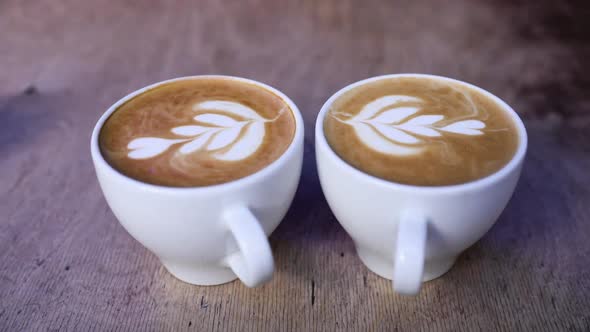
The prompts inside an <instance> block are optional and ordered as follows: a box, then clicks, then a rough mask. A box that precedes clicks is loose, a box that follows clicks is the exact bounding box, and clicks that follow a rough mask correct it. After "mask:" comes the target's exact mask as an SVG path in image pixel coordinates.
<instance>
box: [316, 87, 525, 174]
mask: <svg viewBox="0 0 590 332" xmlns="http://www.w3.org/2000/svg"><path fill="white" fill-rule="evenodd" d="M324 133H325V136H326V140H327V141H328V144H329V145H330V147H331V148H332V149H333V150H334V152H336V154H337V155H338V156H340V158H342V159H343V160H344V161H346V162H347V163H349V164H350V165H352V166H354V167H355V168H357V169H359V170H361V171H363V172H365V173H368V174H370V175H373V176H376V177H379V178H382V179H385V180H389V181H392V182H397V183H403V184H410V185H418V186H444V185H454V184H460V183H465V182H469V181H474V180H477V179H480V178H483V177H485V176H487V175H490V174H492V173H494V172H496V171H498V170H499V169H501V168H502V167H503V166H504V165H506V164H507V163H508V162H509V161H510V159H511V158H512V157H513V156H514V154H515V152H516V149H517V146H518V141H519V138H518V132H517V129H516V126H515V123H514V122H513V120H512V119H511V117H510V115H509V114H508V113H507V111H506V110H505V109H504V108H503V107H502V106H501V105H499V104H498V103H497V102H496V101H495V100H494V99H492V97H490V96H488V95H487V94H484V93H482V92H479V91H477V90H475V89H473V88H471V87H469V86H468V85H466V84H461V83H458V82H451V81H447V80H443V79H436V78H426V77H397V78H384V79H381V80H376V81H372V82H368V83H366V84H362V85H360V86H357V87H355V88H353V89H351V90H349V91H347V92H346V93H344V94H343V95H341V96H340V97H338V98H337V99H336V100H335V102H334V103H333V104H332V105H331V107H330V109H329V111H328V113H327V114H326V116H325V120H324Z"/></svg>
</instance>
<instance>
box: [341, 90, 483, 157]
mask: <svg viewBox="0 0 590 332" xmlns="http://www.w3.org/2000/svg"><path fill="white" fill-rule="evenodd" d="M421 103H422V100H421V99H419V98H415V97H411V96H403V95H391V96H384V97H380V98H377V99H376V100H374V101H372V102H370V103H368V104H366V105H365V106H364V107H363V108H362V110H361V111H360V112H359V113H358V114H356V115H354V116H352V117H350V118H349V119H346V120H343V119H340V118H338V117H335V118H336V119H337V120H338V121H341V122H344V123H346V124H348V125H350V126H352V127H353V128H354V130H355V133H356V135H357V136H358V137H359V139H360V140H361V141H362V142H363V143H365V144H366V145H367V146H369V147H370V148H372V149H374V150H376V151H379V152H382V153H386V154H392V155H413V154H417V153H419V152H420V151H421V150H422V149H423V148H424V145H425V144H426V142H425V141H424V140H423V139H421V136H422V137H441V136H443V134H444V133H445V132H446V133H453V134H460V135H470V136H472V135H483V132H482V131H481V130H480V129H484V128H485V126H486V125H485V123H483V122H482V121H479V120H462V121H457V122H453V123H450V124H447V125H445V126H438V125H437V123H439V122H440V121H442V120H444V118H445V117H444V115H438V114H434V115H417V116H416V114H417V113H419V112H420V111H421V107H420V104H421ZM414 104H415V105H416V106H414ZM343 115H347V116H350V115H349V114H343ZM333 116H334V115H333Z"/></svg>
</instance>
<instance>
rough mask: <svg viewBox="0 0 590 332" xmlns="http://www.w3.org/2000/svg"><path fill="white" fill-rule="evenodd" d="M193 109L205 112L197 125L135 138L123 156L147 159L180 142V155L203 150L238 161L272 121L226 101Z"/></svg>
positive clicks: (252, 148)
mask: <svg viewBox="0 0 590 332" xmlns="http://www.w3.org/2000/svg"><path fill="white" fill-rule="evenodd" d="M193 110H194V111H198V112H202V111H206V112H205V113H200V114H197V115H196V116H195V117H194V118H193V119H194V120H195V121H196V122H197V123H198V124H194V125H185V126H179V127H174V128H172V129H171V132H172V133H174V134H176V135H179V136H182V138H178V139H167V138H159V137H140V138H136V139H133V140H132V141H131V142H129V144H128V145H127V148H128V149H129V150H131V151H130V152H129V153H128V154H127V156H128V157H129V158H132V159H148V158H152V157H155V156H157V155H159V154H161V153H163V152H165V151H166V150H168V149H170V148H171V147H172V146H173V145H175V144H179V143H183V144H182V145H181V146H180V147H179V148H178V153H180V154H185V155H186V154H190V153H194V152H196V151H205V152H207V153H211V156H212V157H213V158H215V159H218V160H227V161H233V160H240V159H244V158H247V157H249V156H250V155H252V154H253V153H254V152H256V150H258V148H259V147H260V145H261V144H262V142H263V139H264V135H265V126H264V124H265V123H266V122H272V121H274V120H276V118H274V119H265V118H263V117H262V116H260V115H259V114H258V113H256V111H254V110H253V109H251V108H249V107H247V106H244V105H242V104H240V103H236V102H230V101H220V100H210V101H205V102H202V103H198V104H195V105H194V106H193ZM216 111H217V112H219V111H221V112H223V113H226V114H227V113H229V114H233V115H236V117H238V118H240V119H244V120H241V121H239V120H236V119H234V118H232V117H230V116H227V115H224V114H220V113H217V112H216ZM282 111H283V110H281V111H280V112H279V114H277V117H278V116H279V115H280V113H281V112H282Z"/></svg>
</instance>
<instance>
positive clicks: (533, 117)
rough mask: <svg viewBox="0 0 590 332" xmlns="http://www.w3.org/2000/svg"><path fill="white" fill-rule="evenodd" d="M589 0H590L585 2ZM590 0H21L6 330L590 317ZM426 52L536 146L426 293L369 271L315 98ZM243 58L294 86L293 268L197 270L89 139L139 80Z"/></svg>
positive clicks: (330, 326) (3, 232) (7, 168)
mask: <svg viewBox="0 0 590 332" xmlns="http://www.w3.org/2000/svg"><path fill="white" fill-rule="evenodd" d="M585 3H586V4H587V3H588V2H587V1H586V2H585ZM582 4H583V3H582V2H580V4H578V5H577V6H576V4H568V3H566V2H547V3H545V2H544V1H541V2H539V1H535V2H531V3H530V4H528V3H527V2H520V4H519V5H515V4H512V3H511V2H494V1H481V2H474V1H469V0H454V1H449V2H444V4H443V2H438V1H428V2H423V1H413V2H411V1H399V2H392V1H365V2H357V1H353V0H324V1H311V0H308V1H302V2H298V1H271V0H259V1H242V2H238V1H235V2H229V1H228V2H223V3H222V2H218V1H214V0H211V1H169V2H166V3H164V2H162V3H156V2H153V3H152V2H149V3H148V2H139V1H137V2H131V1H127V2H120V1H107V0H100V1H87V2H84V1H74V0H68V1H19V0H3V1H0V156H1V157H0V170H1V173H0V195H1V196H0V218H1V220H0V330H6V331H36V330H70V331H87V330H121V331H130V330H140V331H150V330H153V331H179V330H195V331H205V330H236V331H260V330H270V331H288V330H294V331H308V330H354V331H361V330H381V331H385V330H387V331H392V330H400V331H407V330H452V331H459V330H461V331H463V330H464V331H476V330H507V331H515V330H530V331H533V330H535V331H537V330H548V331H559V330H580V331H584V330H585V331H588V330H589V329H590V267H589V265H590V102H589V99H588V91H590V80H589V79H588V75H589V74H590V63H589V62H590V61H589V60H588V59H589V58H590V35H589V31H590V25H588V20H587V18H588V17H589V13H590V12H589V11H588V9H589V8H588V5H583V7H582ZM396 72H424V73H434V74H441V75H446V76H451V77H455V78H459V79H462V80H466V81H469V82H472V83H475V84H477V85H480V86H482V87H484V88H486V89H489V90H490V91H492V92H494V93H495V94H497V95H498V96H500V97H502V98H504V99H505V100H506V101H508V102H509V103H510V104H512V105H513V106H514V108H515V109H517V110H518V111H519V112H520V114H521V115H522V116H523V118H524V119H525V121H526V125H527V128H528V131H529V136H530V148H529V152H528V158H527V162H526V164H525V167H524V171H523V174H522V178H521V181H520V183H519V185H518V188H517V190H516V193H515V195H514V197H513V199H512V201H511V202H510V204H509V205H508V207H507V209H506V210H505V212H504V213H503V214H502V216H501V217H500V219H499V220H498V222H497V224H496V225H495V226H494V227H493V229H492V230H491V231H490V232H489V233H488V234H487V235H486V236H485V237H484V238H483V239H482V240H481V241H479V242H478V243H477V244H475V245H474V246H473V247H472V248H470V249H468V250H467V251H466V252H465V253H464V254H462V255H461V256H460V259H459V261H458V262H457V264H456V265H455V267H454V268H453V269H452V270H451V271H450V272H449V273H448V274H446V275H445V276H444V277H443V278H440V279H437V280H435V281H432V282H429V283H427V284H425V285H424V287H423V289H422V292H421V293H420V295H419V296H417V297H402V296H398V295H395V294H394V293H393V292H392V289H391V286H390V282H389V281H388V280H385V279H382V278H380V277H378V276H376V275H375V274H373V273H371V272H370V271H368V270H367V269H366V268H365V267H364V266H363V265H362V264H361V262H360V261H359V259H358V257H357V256H356V254H355V252H354V248H353V244H352V241H351V239H350V238H349V237H348V235H346V233H345V232H344V230H343V229H342V228H341V227H340V225H339V224H338V223H337V221H336V220H335V218H334V216H333V215H332V213H331V212H330V210H329V208H328V206H327V204H326V201H325V199H324V197H323V195H322V192H321V190H320V186H319V181H318V177H317V172H316V169H315V160H314V159H315V158H314V149H313V140H314V139H313V126H314V119H315V116H316V114H317V112H318V110H319V109H320V107H321V105H322V104H323V102H324V101H325V100H326V99H327V98H328V97H329V96H330V95H331V94H332V93H333V92H335V91H336V90H337V89H339V88H341V87H343V86H344V85H346V84H348V83H350V82H353V81H356V80H359V79H362V78H366V77H369V76H373V75H378V74H384V73H396ZM204 73H221V74H229V75H238V76H244V77H249V78H254V79H256V80H260V81H263V82H266V83H269V84H271V85H273V86H275V87H277V88H279V89H280V90H282V91H284V92H285V93H286V94H287V95H289V96H290V97H291V98H292V99H293V100H295V102H296V103H297V104H298V105H299V107H300V109H301V110H302V112H303V113H304V116H305V125H306V130H305V131H306V146H305V149H306V151H305V163H304V170H303V176H302V180H301V184H300V187H299V190H298V193H297V196H296V198H295V201H294V202H293V205H292V208H291V210H290V212H289V213H288V215H287V217H286V218H285V220H283V222H282V223H281V225H280V226H279V228H278V229H277V230H276V231H275V233H274V234H273V235H272V236H271V239H270V240H271V244H272V247H273V250H274V254H275V259H276V271H275V275H274V279H273V280H272V281H271V282H270V283H268V284H266V285H265V286H263V287H260V288H257V289H248V288H246V287H244V286H243V285H242V284H241V283H239V282H232V283H229V284H226V285H222V286H216V287H197V286H191V285H188V284H185V283H182V282H180V281H178V280H176V279H175V278H173V277H172V276H171V275H170V274H168V273H167V272H166V271H165V270H164V268H163V267H162V265H161V264H160V263H159V262H158V260H157V259H156V257H154V256H153V255H152V254H150V253H149V252H148V251H147V250H145V249H144V248H143V247H141V246H140V245H139V244H138V243H137V242H136V241H135V240H133V239H132V238H131V237H130V236H129V235H128V234H127V233H126V232H125V231H124V230H123V228H122V227H121V226H120V225H119V223H118V222H117V220H116V219H115V217H114V216H113V214H112V213H111V211H110V210H109V208H108V206H107V204H106V202H105V200H104V198H103V196H102V193H101V192H100V189H99V187H98V183H97V181H96V178H95V175H94V170H93V166H92V163H91V160H90V153H89V138H90V132H91V129H92V127H93V125H94V122H95V121H96V120H97V119H98V117H99V116H100V115H101V114H102V112H104V110H105V109H106V108H107V107H108V106H109V105H111V104H112V103H113V102H114V101H116V100H117V99H119V98H120V97H122V96H124V95H125V94H127V93H129V92H131V91H133V90H135V89H137V88H140V87H142V86H145V85H147V84H150V83H153V82H156V81H160V80H164V79H167V78H172V77H177V76H184V75H191V74H204Z"/></svg>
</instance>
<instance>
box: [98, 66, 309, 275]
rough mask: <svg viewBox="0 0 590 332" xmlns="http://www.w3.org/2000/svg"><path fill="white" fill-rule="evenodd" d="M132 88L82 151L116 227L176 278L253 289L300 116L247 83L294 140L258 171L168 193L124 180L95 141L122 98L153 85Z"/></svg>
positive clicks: (292, 177) (268, 264) (288, 185)
mask: <svg viewBox="0 0 590 332" xmlns="http://www.w3.org/2000/svg"><path fill="white" fill-rule="evenodd" d="M203 77H212V78H215V77H227V76H193V77H182V78H177V79H172V80H168V81H164V82H159V83H156V84H153V85H150V86H148V87H145V88H143V89H140V90H137V91H135V92H133V93H131V94H129V95H127V96H126V97H124V98H123V99H121V100H119V101H118V102H116V103H115V104H114V105H113V106H111V107H110V108H109V109H108V110H107V111H106V112H105V113H104V115H103V116H102V117H101V118H100V119H99V120H98V122H97V124H96V126H95V127H94V131H93V132H92V139H91V144H90V150H91V153H92V160H93V162H94V167H95V169H96V175H97V176H98V181H99V183H100V187H101V188H102V191H103V193H104V196H105V198H106V201H107V203H108V205H109V206H110V207H111V210H112V211H113V213H114V214H115V216H116V217H117V219H118V220H119V222H120V223H121V225H123V227H124V228H125V229H126V230H127V231H128V232H129V234H131V236H133V237H134V238H135V239H136V240H137V241H139V242H140V243H141V244H143V245H144V246H145V247H146V248H148V249H149V250H150V251H152V252H153V253H154V254H155V255H156V256H158V257H159V258H160V260H161V262H162V264H164V266H165V267H166V269H167V270H168V271H169V272H170V273H171V274H173V275H174V276H175V277H177V278H178V279H180V280H182V281H185V282H188V283H191V284H196V285H217V284H222V283H226V282H229V281H231V280H234V279H236V277H237V278H240V280H241V281H242V282H243V283H244V284H245V285H246V286H248V287H254V286H257V285H260V284H261V283H263V282H265V281H268V280H269V279H270V278H271V277H272V273H273V270H274V261H273V256H272V252H271V249H270V246H269V243H268V239H267V236H268V235H270V233H271V232H272V231H273V230H274V229H275V228H276V227H277V226H278V224H279V223H280V222H281V220H282V219H283V217H284V216H285V214H286V212H287V210H288V208H289V206H290V205H291V201H292V200H293V196H294V195H295V191H296V189H297V185H298V183H299V177H300V175H301V165H302V161H303V134H304V130H303V119H302V117H301V114H300V113H299V110H298V108H297V106H296V105H295V103H293V102H292V101H291V99H289V98H288V97H287V96H285V95H284V94H283V93H281V92H280V91H278V90H276V89H274V88H272V87H270V86H268V85H266V84H263V83H260V82H256V81H252V80H248V79H243V78H238V77H229V78H231V79H235V80H238V81H241V82H245V83H249V84H254V85H257V86H259V87H262V88H264V89H266V90H269V91H271V92H273V93H274V94H276V95H278V96H279V97H281V98H282V99H283V100H284V101H285V102H286V103H287V104H288V105H289V107H290V108H291V111H292V112H293V116H294V118H295V135H294V137H293V140H292V142H291V144H290V145H289V147H288V148H287V150H286V151H285V152H284V153H283V154H282V155H281V156H280V157H279V158H278V159H277V160H275V161H274V162H272V163H271V164H269V165H267V166H266V167H265V168H264V169H262V170H260V171H258V172H256V173H253V174H251V175H248V176H246V177H244V178H241V179H238V180H235V181H231V182H228V183H223V184H219V185H212V186H205V187H192V188H175V187H164V186H157V185H152V184H147V183H143V182H140V181H137V180H134V179H132V178H129V177H127V176H125V175H123V174H121V173H119V172H118V171H117V170H115V169H114V168H113V167H111V166H110V165H109V164H108V163H107V162H106V161H105V159H104V158H103V156H102V154H101V152H100V148H99V142H98V137H99V133H100V130H101V129H102V126H103V124H104V123H105V121H106V120H107V118H108V117H109V116H110V115H111V114H112V113H113V112H115V111H116V110H117V108H118V107H119V106H120V105H122V104H123V103H125V102H126V101H127V100H129V99H131V98H133V97H135V96H137V95H139V94H141V93H143V92H145V91H146V90H149V89H152V88H155V87H157V86H159V85H161V84H165V83H169V82H174V81H180V80H190V79H194V78H203Z"/></svg>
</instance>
